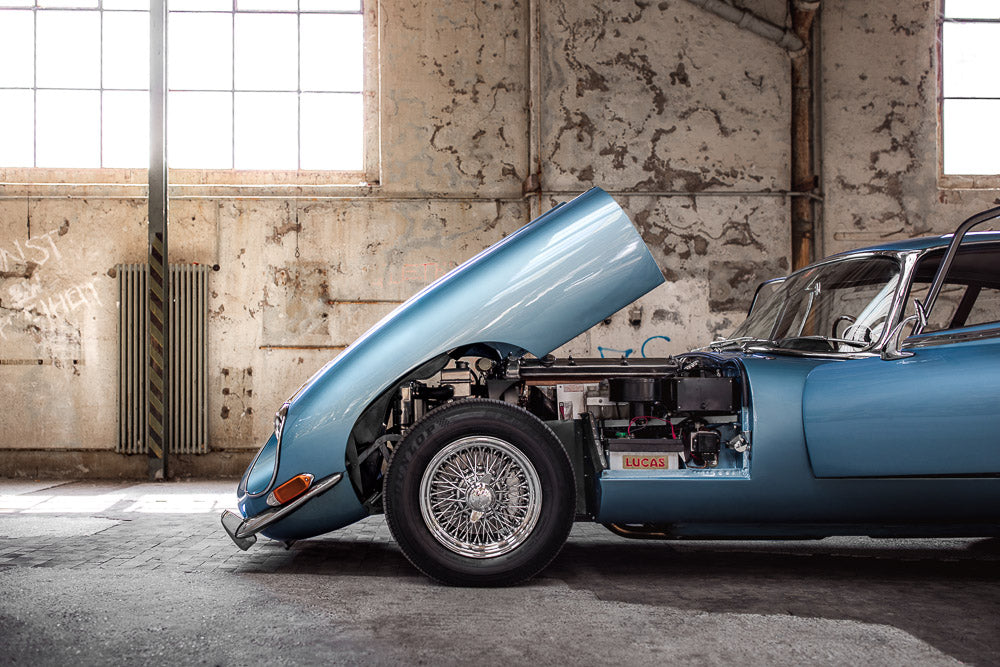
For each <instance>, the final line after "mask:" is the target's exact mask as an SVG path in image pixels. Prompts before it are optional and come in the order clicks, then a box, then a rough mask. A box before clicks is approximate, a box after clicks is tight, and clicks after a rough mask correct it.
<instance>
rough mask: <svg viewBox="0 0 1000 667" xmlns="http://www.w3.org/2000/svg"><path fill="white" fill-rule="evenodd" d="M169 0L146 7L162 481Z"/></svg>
mask: <svg viewBox="0 0 1000 667" xmlns="http://www.w3.org/2000/svg"><path fill="white" fill-rule="evenodd" d="M166 45H167V0H151V1H150V5H149V54H150V55H149V260H148V261H149V283H148V291H147V293H146V294H147V303H146V317H147V327H146V330H147V331H148V332H149V333H148V335H149V345H148V346H147V352H148V356H147V367H148V372H147V373H146V414H147V419H146V424H147V428H148V432H147V438H146V443H147V446H148V451H149V476H150V478H152V479H166V478H167V476H168V474H169V466H168V463H167V456H168V450H169V447H168V444H167V443H169V442H170V433H169V431H170V418H169V415H170V409H171V405H170V403H171V401H170V379H171V378H170V372H169V369H170V363H171V362H170V356H171V355H170V344H169V335H170V327H169V321H168V320H169V312H170V309H169V304H170V270H169V268H168V267H169V264H168V260H167V247H168V246H167V49H166Z"/></svg>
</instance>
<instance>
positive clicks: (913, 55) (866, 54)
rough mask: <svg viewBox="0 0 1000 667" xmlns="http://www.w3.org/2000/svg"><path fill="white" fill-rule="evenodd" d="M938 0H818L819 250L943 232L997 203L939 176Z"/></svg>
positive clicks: (992, 195)
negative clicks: (821, 230) (945, 184)
mask: <svg viewBox="0 0 1000 667" xmlns="http://www.w3.org/2000/svg"><path fill="white" fill-rule="evenodd" d="M938 10H939V7H938V3H937V2H936V0H923V1H922V2H914V3H888V4H887V3H870V2H862V1H861V0H824V2H823V9H822V20H821V24H822V35H821V39H822V45H823V49H822V60H823V65H822V90H823V97H822V100H823V104H822V114H823V116H822V124H823V135H822V142H823V168H824V169H823V171H824V175H823V183H824V190H825V198H826V202H825V205H824V233H823V250H824V251H825V254H832V253H835V252H839V251H843V250H848V249H850V248H855V247H859V246H863V245H869V244H871V243H873V242H877V241H879V240H881V239H884V238H907V237H914V236H924V235H927V234H932V233H947V232H951V231H954V229H955V227H957V226H958V224H959V223H960V222H961V221H962V220H964V219H965V218H966V217H968V216H969V215H972V214H973V213H976V212H978V211H981V210H983V209H985V208H988V207H990V206H995V205H997V204H998V203H1000V199H998V197H997V193H996V191H995V190H958V189H947V188H939V187H938V182H937V160H938V153H937V151H938V148H937V122H938V121H937V94H938V90H937V79H938V63H937V52H936V49H937V47H936V45H935V42H936V39H937V27H936V24H935V21H936V16H937V12H938Z"/></svg>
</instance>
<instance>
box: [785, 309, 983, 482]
mask: <svg viewBox="0 0 1000 667" xmlns="http://www.w3.org/2000/svg"><path fill="white" fill-rule="evenodd" d="M980 336H983V337H980ZM921 338H922V340H921V341H920V342H919V347H912V346H911V347H910V348H909V351H911V352H913V356H910V357H907V358H903V359H895V360H883V359H880V358H878V357H872V358H868V359H854V360H849V361H845V362H842V363H839V364H825V365H823V366H819V367H817V368H816V369H815V370H813V371H812V372H811V373H810V374H809V377H808V379H807V380H806V387H805V394H804V398H803V406H802V412H803V415H802V416H803V425H804V428H805V437H806V446H807V449H808V452H809V458H810V462H811V464H812V468H813V472H814V474H815V475H816V476H817V477H898V476H938V475H948V476H953V475H982V474H997V473H1000V329H990V330H983V329H982V328H971V329H969V328H967V329H960V330H951V331H947V332H938V333H934V334H928V335H925V336H922V337H921Z"/></svg>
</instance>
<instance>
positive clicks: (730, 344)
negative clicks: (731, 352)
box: [695, 336, 771, 352]
mask: <svg viewBox="0 0 1000 667" xmlns="http://www.w3.org/2000/svg"><path fill="white" fill-rule="evenodd" d="M751 343H752V344H754V345H761V344H769V343H771V341H769V340H764V339H763V338H757V337H756V336H740V337H738V338H726V339H723V340H716V341H712V342H711V343H709V344H708V345H706V346H705V347H699V348H698V349H696V350H695V352H701V351H703V350H712V351H714V352H721V351H722V350H728V349H730V348H734V347H738V348H741V349H742V348H745V347H746V345H747V344H751Z"/></svg>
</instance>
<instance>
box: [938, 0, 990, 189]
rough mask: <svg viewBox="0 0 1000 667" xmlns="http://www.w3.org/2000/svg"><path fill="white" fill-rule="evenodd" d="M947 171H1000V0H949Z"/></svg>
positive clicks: (945, 38)
mask: <svg viewBox="0 0 1000 667" xmlns="http://www.w3.org/2000/svg"><path fill="white" fill-rule="evenodd" d="M941 38H942V44H941V79H942V91H941V104H942V109H941V117H942V125H943V127H942V143H943V160H942V162H943V171H944V173H945V174H951V175H988V174H1000V125H998V124H997V122H996V119H997V118H998V117H1000V68H998V67H997V63H998V62H1000V2H997V1H996V0H944V24H943V26H942V35H941Z"/></svg>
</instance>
